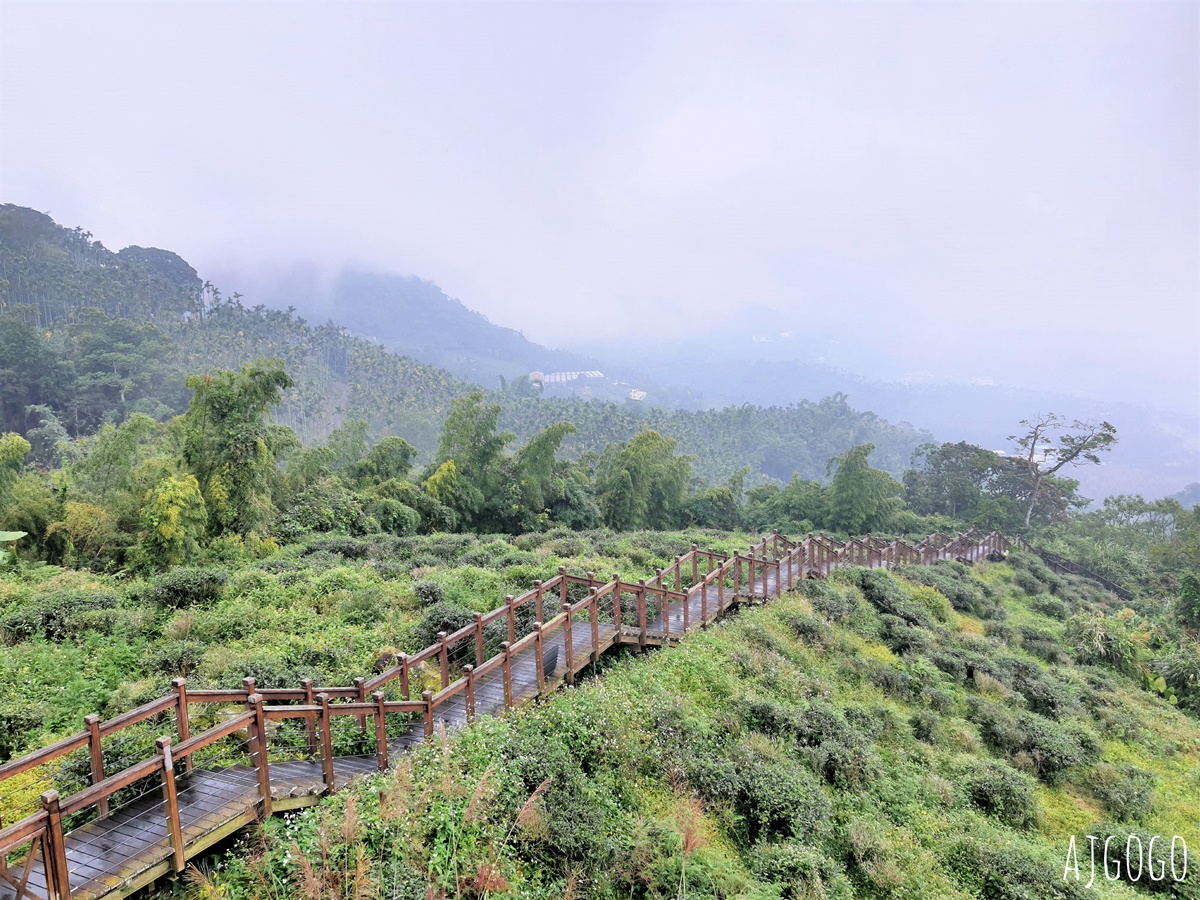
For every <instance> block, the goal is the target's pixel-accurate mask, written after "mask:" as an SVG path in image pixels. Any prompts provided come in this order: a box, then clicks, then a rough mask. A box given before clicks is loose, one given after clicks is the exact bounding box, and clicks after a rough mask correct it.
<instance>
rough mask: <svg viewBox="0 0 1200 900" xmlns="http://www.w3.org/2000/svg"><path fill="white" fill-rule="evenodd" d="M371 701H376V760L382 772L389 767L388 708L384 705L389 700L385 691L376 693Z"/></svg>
mask: <svg viewBox="0 0 1200 900" xmlns="http://www.w3.org/2000/svg"><path fill="white" fill-rule="evenodd" d="M371 699H372V700H374V701H375V759H376V761H377V762H378V763H379V771H380V772H382V771H384V770H385V769H387V767H388V741H387V708H386V707H385V706H384V705H383V704H384V703H385V702H386V701H387V698H386V696H385V695H384V693H383V691H376V692H375V693H373V694H372V695H371Z"/></svg>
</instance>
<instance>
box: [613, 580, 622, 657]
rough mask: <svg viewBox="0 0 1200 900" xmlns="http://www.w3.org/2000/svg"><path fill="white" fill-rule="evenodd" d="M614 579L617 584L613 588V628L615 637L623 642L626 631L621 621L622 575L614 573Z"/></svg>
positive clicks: (617, 640)
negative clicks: (622, 636) (622, 638)
mask: <svg viewBox="0 0 1200 900" xmlns="http://www.w3.org/2000/svg"><path fill="white" fill-rule="evenodd" d="M613 581H615V582H616V583H617V586H616V587H615V588H613V628H614V629H616V636H615V637H614V640H615V641H616V642H617V643H618V644H619V643H621V635H622V633H623V632H624V629H623V627H622V624H623V623H622V622H621V618H622V613H621V579H620V576H618V575H613Z"/></svg>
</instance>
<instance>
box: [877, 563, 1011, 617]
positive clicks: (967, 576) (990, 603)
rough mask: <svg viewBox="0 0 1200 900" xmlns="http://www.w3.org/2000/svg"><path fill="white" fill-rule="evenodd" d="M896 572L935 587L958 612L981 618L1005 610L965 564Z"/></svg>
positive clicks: (913, 567) (937, 565)
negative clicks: (989, 595)
mask: <svg viewBox="0 0 1200 900" xmlns="http://www.w3.org/2000/svg"><path fill="white" fill-rule="evenodd" d="M896 572H897V574H900V575H903V576H904V577H905V578H907V579H908V580H910V581H915V582H917V583H918V584H924V585H927V586H929V587H931V588H934V589H935V590H937V591H938V592H939V593H940V594H942V595H943V596H944V597H945V598H946V599H947V600H949V601H950V605H951V606H953V607H954V609H955V610H957V611H958V612H961V613H968V614H969V615H973V616H978V617H979V618H981V619H989V618H992V617H994V616H997V615H1002V608H1001V607H1000V606H998V605H997V604H996V603H995V601H994V600H992V599H991V598H989V597H988V596H987V594H986V593H985V592H984V588H983V586H982V585H981V584H980V583H979V582H978V581H976V580H975V579H974V578H973V577H972V576H971V572H970V570H969V569H968V568H967V567H966V566H964V565H963V564H962V563H959V562H954V561H952V560H938V561H937V562H935V563H934V564H933V565H931V566H901V567H899V568H898V569H897V570H896Z"/></svg>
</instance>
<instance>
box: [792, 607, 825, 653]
mask: <svg viewBox="0 0 1200 900" xmlns="http://www.w3.org/2000/svg"><path fill="white" fill-rule="evenodd" d="M788 627H789V628H791V630H792V633H793V634H794V635H796V637H798V638H799V639H800V640H802V641H804V643H806V644H814V645H816V646H825V645H828V643H829V641H830V639H831V638H832V636H833V633H832V632H831V631H830V630H829V626H828V625H826V624H825V623H824V622H822V621H821V620H820V619H819V618H817V617H816V616H809V615H805V614H803V613H801V614H800V615H798V616H792V617H791V618H789V619H788Z"/></svg>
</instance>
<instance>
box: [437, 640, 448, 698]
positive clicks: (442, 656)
mask: <svg viewBox="0 0 1200 900" xmlns="http://www.w3.org/2000/svg"><path fill="white" fill-rule="evenodd" d="M438 640H439V641H440V642H441V644H442V646H441V649H440V650H439V651H438V661H439V662H440V663H441V666H442V690H445V689H446V688H448V687H449V686H450V648H449V647H448V646H447V645H446V632H444V631H439V632H438Z"/></svg>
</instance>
